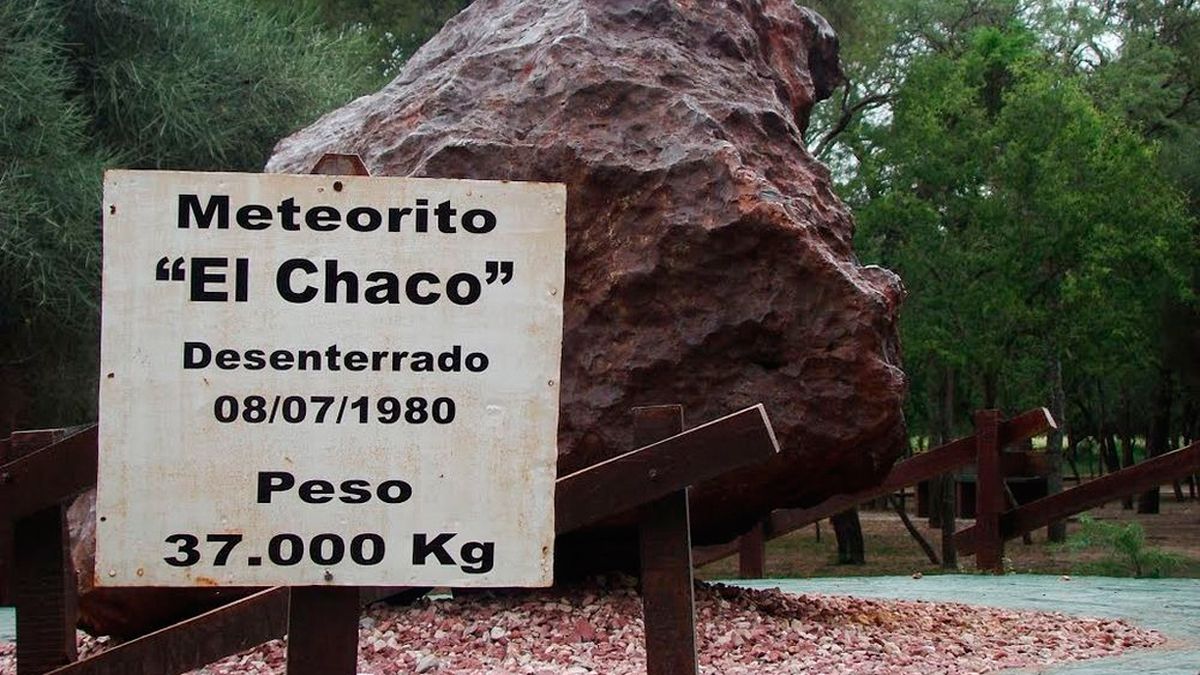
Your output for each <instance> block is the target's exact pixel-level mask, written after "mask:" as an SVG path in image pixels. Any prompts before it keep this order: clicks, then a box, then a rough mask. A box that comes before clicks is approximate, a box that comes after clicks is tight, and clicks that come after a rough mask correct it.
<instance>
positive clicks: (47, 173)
mask: <svg viewBox="0 0 1200 675" xmlns="http://www.w3.org/2000/svg"><path fill="white" fill-rule="evenodd" d="M56 19H57V16H56V14H54V13H53V12H52V11H51V10H50V9H48V8H47V7H46V6H45V5H44V4H37V3H19V2H6V3H2V4H0V97H3V100H4V104H3V105H2V106H0V365H8V366H17V365H19V366H25V367H26V369H34V370H49V369H55V370H69V371H72V372H78V373H80V374H79V375H77V376H68V377H65V378H58V379H55V380H54V381H53V383H52V384H49V385H48V386H46V387H45V391H54V390H55V389H56V388H57V389H58V391H60V392H61V391H63V390H67V391H70V390H72V389H74V388H76V387H78V386H79V385H80V384H82V383H87V382H89V381H90V380H91V378H92V377H93V375H92V374H91V372H90V371H91V370H93V369H94V368H93V366H92V364H91V361H90V359H89V355H93V354H94V351H95V350H94V347H92V348H89V345H91V344H94V341H95V337H96V308H97V302H98V299H99V298H98V295H99V287H100V279H99V277H100V271H99V257H100V245H99V236H98V233H99V227H98V223H99V210H98V205H99V202H100V182H99V176H100V167H101V165H102V154H101V152H100V151H97V150H96V149H95V148H94V147H92V146H91V144H90V143H89V140H88V136H87V122H88V118H87V115H86V112H85V111H84V110H83V109H82V108H81V106H79V105H77V104H76V103H75V102H74V100H73V98H72V95H71V88H72V85H73V82H72V78H71V77H70V74H69V72H68V71H67V70H66V69H65V64H66V58H65V54H64V51H63V46H62V45H63V42H64V37H63V32H62V30H61V25H60V24H59V23H58V22H57V21H56ZM10 372H12V371H10ZM57 374H58V375H62V374H63V373H61V372H60V373H57ZM65 400H68V401H69V400H71V399H70V397H68V398H67V399H65ZM63 412H64V415H65V416H66V417H68V418H70V419H79V418H80V415H81V414H82V411H81V410H80V409H79V406H75V407H74V409H72V408H71V407H70V406H69V405H68V406H67V409H66V410H64V411H63Z"/></svg>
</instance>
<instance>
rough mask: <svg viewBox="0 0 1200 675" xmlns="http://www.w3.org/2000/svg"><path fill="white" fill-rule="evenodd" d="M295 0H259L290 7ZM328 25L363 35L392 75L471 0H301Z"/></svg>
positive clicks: (376, 60)
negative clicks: (367, 0)
mask: <svg viewBox="0 0 1200 675" xmlns="http://www.w3.org/2000/svg"><path fill="white" fill-rule="evenodd" d="M295 1H296V0H258V2H260V3H262V4H264V5H266V6H269V7H289V6H292V5H293V4H294V3H295ZM303 2H304V4H305V5H306V6H308V7H309V8H311V10H312V11H314V12H316V13H317V14H318V15H319V16H320V17H321V19H322V20H323V21H324V22H325V23H326V24H327V25H329V26H332V27H335V28H337V29H339V30H347V31H350V32H353V33H355V34H357V35H360V36H362V37H363V38H365V39H366V41H367V42H368V43H369V44H370V45H371V54H372V63H373V65H374V66H375V67H376V68H377V69H378V70H379V72H380V73H381V74H383V75H384V76H387V77H392V76H394V75H396V73H398V72H399V71H400V68H401V67H402V66H403V65H404V63H405V62H406V61H408V59H409V57H411V56H412V55H413V53H414V52H416V51H417V49H418V48H420V47H421V45H423V44H425V42H426V41H427V40H428V39H429V38H430V37H432V36H433V35H434V34H435V33H437V32H438V31H439V30H441V28H442V25H443V24H445V23H446V21H447V20H448V19H449V18H450V17H452V16H454V15H455V14H457V13H458V12H460V11H462V10H463V9H464V8H465V7H466V6H467V5H469V4H471V0H371V2H364V1H363V0H303Z"/></svg>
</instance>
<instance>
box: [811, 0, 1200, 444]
mask: <svg viewBox="0 0 1200 675" xmlns="http://www.w3.org/2000/svg"><path fill="white" fill-rule="evenodd" d="M935 4H937V5H938V6H936V7H935V6H932V5H931V4H930V3H927V2H922V1H918V0H893V1H892V2H890V3H885V4H884V7H885V9H877V10H876V11H877V12H881V13H883V14H884V15H885V16H890V17H892V18H893V19H894V20H895V21H894V22H893V23H894V24H895V26H896V31H897V32H896V36H897V37H896V39H897V40H901V39H904V40H905V42H904V44H903V45H899V44H898V45H896V46H894V47H892V48H890V49H889V50H883V51H880V50H876V51H875V58H877V59H880V58H881V59H883V60H885V61H886V60H888V59H892V60H893V61H892V63H891V64H882V65H872V64H870V63H866V64H858V65H854V64H851V67H853V68H858V69H859V70H860V71H862V72H866V73H874V74H876V75H878V74H880V73H883V74H885V75H886V76H885V77H883V79H882V80H881V82H883V83H884V84H883V85H875V86H883V87H884V88H883V89H881V91H885V92H886V96H885V97H884V102H883V104H882V106H881V107H880V108H879V109H878V110H876V111H875V112H873V113H868V114H864V115H861V116H860V117H859V118H858V119H857V120H856V121H855V122H853V123H852V124H850V125H849V126H848V127H847V129H848V130H847V131H846V132H843V134H842V135H841V136H839V137H837V138H838V140H837V144H838V145H839V146H840V147H842V148H843V150H842V155H841V156H840V158H839V156H838V153H837V152H833V153H832V155H833V158H834V159H835V166H836V167H837V169H836V171H837V174H836V175H838V176H839V178H840V179H841V181H840V182H841V183H842V185H841V192H842V194H843V196H844V198H846V199H847V201H848V202H850V203H851V205H852V206H854V207H855V213H856V216H857V219H858V225H859V229H858V232H857V236H856V244H857V249H858V251H859V253H860V256H861V257H862V258H863V259H864V260H866V261H868V262H879V263H882V264H884V265H886V266H888V267H891V268H893V269H895V270H896V271H898V272H899V273H900V275H901V276H902V277H903V278H904V280H905V283H906V286H907V287H908V289H909V297H908V300H907V301H906V304H905V307H904V311H903V312H902V313H901V326H900V329H901V337H902V341H903V344H904V347H905V363H906V371H908V373H909V374H910V377H911V379H912V387H911V390H910V391H911V392H912V394H913V396H911V397H910V401H909V416H908V418H909V420H910V422H911V423H913V425H914V430H922V431H928V430H931V429H934V428H936V427H942V426H945V427H947V429H948V430H950V431H952V430H953V427H954V426H955V425H954V424H953V420H942V421H941V422H938V421H937V420H938V418H939V416H941V415H942V410H941V409H940V405H941V402H942V398H943V397H944V396H946V395H947V394H946V393H947V392H949V391H953V392H955V394H956V395H957V397H958V399H959V400H958V401H955V403H956V405H955V408H954V410H952V411H951V412H952V414H955V415H957V416H958V418H959V419H960V420H961V419H963V418H965V417H966V413H967V412H968V411H969V410H970V409H972V408H978V407H984V406H987V407H991V406H999V407H1004V408H1006V409H1009V410H1013V409H1021V408H1026V407H1031V406H1035V405H1045V404H1047V403H1048V400H1047V399H1048V394H1049V390H1050V386H1049V385H1050V380H1049V378H1048V372H1049V368H1048V364H1052V363H1062V364H1063V371H1064V379H1065V380H1066V383H1067V388H1068V390H1069V392H1068V393H1069V397H1070V398H1071V400H1072V401H1075V402H1077V403H1078V402H1081V401H1083V400H1085V398H1086V396H1087V392H1085V391H1081V388H1085V387H1086V388H1091V387H1092V386H1093V383H1094V382H1096V381H1097V380H1098V379H1101V380H1103V381H1106V382H1108V383H1110V386H1109V389H1110V390H1112V391H1118V390H1119V391H1123V392H1139V391H1145V392H1149V391H1150V390H1151V387H1150V386H1148V385H1147V384H1146V383H1147V381H1148V379H1149V376H1150V375H1152V374H1153V373H1154V372H1155V371H1156V366H1157V365H1158V364H1159V363H1161V359H1162V358H1163V357H1162V353H1161V350H1160V342H1161V339H1160V335H1161V326H1160V322H1159V320H1158V317H1159V316H1161V314H1162V312H1163V308H1164V306H1165V305H1166V304H1168V303H1174V304H1176V305H1177V306H1190V305H1191V304H1192V303H1193V302H1194V297H1193V296H1194V294H1193V292H1192V290H1191V288H1190V284H1189V280H1190V279H1189V277H1190V270H1191V269H1192V268H1193V267H1194V265H1195V262H1196V260H1197V256H1196V247H1195V243H1194V239H1193V237H1192V232H1191V227H1192V223H1193V222H1194V219H1193V218H1192V216H1191V215H1190V214H1189V212H1188V201H1187V199H1186V195H1185V193H1184V192H1182V191H1181V190H1180V189H1179V185H1178V183H1177V182H1176V181H1174V180H1173V178H1172V175H1171V174H1170V172H1168V171H1166V170H1164V165H1163V162H1162V161H1161V155H1160V150H1161V147H1162V146H1160V145H1159V144H1156V143H1154V142H1153V141H1151V140H1148V139H1147V138H1146V137H1145V136H1144V135H1142V134H1141V133H1140V130H1139V129H1138V127H1137V126H1135V125H1132V124H1130V123H1129V122H1128V121H1127V120H1126V119H1124V118H1123V117H1122V116H1121V115H1119V114H1116V113H1114V112H1113V111H1112V110H1111V109H1109V110H1106V109H1104V108H1103V107H1102V106H1101V101H1099V100H1098V99H1097V98H1096V96H1095V94H1094V92H1093V91H1092V89H1091V84H1092V82H1091V80H1090V79H1089V78H1090V73H1088V72H1085V71H1082V70H1079V69H1077V68H1076V67H1074V66H1069V65H1068V61H1069V59H1067V57H1066V56H1065V55H1078V54H1080V53H1082V51H1087V49H1082V48H1080V47H1078V46H1071V45H1072V44H1074V43H1072V42H1071V40H1078V39H1079V36H1078V35H1077V34H1076V33H1073V32H1071V31H1067V30H1065V28H1064V25H1063V24H1062V23H1061V22H1062V21H1064V20H1065V19H1064V18H1063V16H1061V15H1060V16H1057V18H1055V15H1054V12H1050V11H1048V10H1045V8H1042V9H1043V10H1045V11H1040V12H1035V11H1033V10H1032V9H1031V8H1029V7H1021V6H1019V5H1016V4H1014V3H1007V2H982V3H960V2H954V3H935ZM1078 14H1079V13H1078V12H1077V13H1076V16H1078ZM1088 16H1091V15H1088ZM913 17H915V18H913ZM1085 18H1086V17H1085ZM1093 19H1094V20H1093ZM1056 21H1058V23H1055V22H1056ZM1093 24H1095V25H1098V26H1102V27H1103V26H1107V25H1108V24H1106V23H1105V20H1104V19H1102V18H1094V17H1093V18H1092V19H1088V20H1087V21H1084V20H1082V19H1081V20H1079V25H1080V26H1083V25H1087V26H1089V28H1088V30H1089V31H1091V33H1089V34H1090V35H1093V36H1094V35H1095V34H1098V33H1100V32H1101V28H1096V27H1095V26H1093ZM1048 26H1053V28H1054V29H1056V30H1057V32H1056V30H1050V28H1048ZM855 30H860V28H859V27H858V26H855ZM1078 30H1079V31H1082V30H1083V29H1082V28H1079V29H1078ZM1088 49H1090V48H1088ZM1072 58H1075V56H1072ZM1076 61H1078V59H1076ZM1076 61H1072V63H1074V62H1076ZM850 100H853V96H851V97H850ZM827 105H831V104H827ZM843 107H844V106H843ZM827 147H828V146H827ZM839 162H840V163H839ZM1111 407H1115V406H1110V409H1111ZM1076 409H1077V408H1076ZM1072 412H1074V410H1072Z"/></svg>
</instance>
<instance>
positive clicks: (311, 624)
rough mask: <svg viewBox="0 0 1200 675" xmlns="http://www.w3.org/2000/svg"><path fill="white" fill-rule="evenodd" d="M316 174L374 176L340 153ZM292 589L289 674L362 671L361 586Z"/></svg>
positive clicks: (336, 674)
mask: <svg viewBox="0 0 1200 675" xmlns="http://www.w3.org/2000/svg"><path fill="white" fill-rule="evenodd" d="M311 173H314V174H323V175H340V176H369V175H371V172H370V171H368V170H367V167H366V165H365V164H363V162H362V160H361V159H359V157H358V156H357V155H337V154H326V155H325V156H323V157H321V159H319V160H317V163H316V165H314V166H313V169H312V172H311ZM288 590H289V601H288V642H287V672H288V675H354V673H356V672H357V671H358V617H359V606H358V605H359V603H358V599H359V590H358V587H356V586H293V587H292V588H290V589H288Z"/></svg>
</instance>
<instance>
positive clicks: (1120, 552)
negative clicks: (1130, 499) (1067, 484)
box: [1067, 516, 1183, 577]
mask: <svg viewBox="0 0 1200 675" xmlns="http://www.w3.org/2000/svg"><path fill="white" fill-rule="evenodd" d="M1079 524H1080V527H1079V531H1078V532H1076V533H1075V534H1074V535H1072V536H1071V538H1070V539H1069V541H1068V542H1067V543H1068V546H1070V547H1071V548H1072V549H1075V550H1081V549H1085V548H1093V547H1096V548H1101V549H1104V550H1106V551H1108V552H1109V554H1110V555H1111V557H1112V560H1111V561H1110V562H1111V563H1113V564H1115V565H1116V566H1117V569H1118V570H1123V571H1125V573H1127V574H1128V573H1132V574H1133V576H1135V577H1161V576H1163V575H1165V574H1167V573H1169V572H1170V571H1171V570H1173V569H1175V568H1176V567H1179V566H1180V565H1181V564H1182V562H1183V558H1182V557H1180V556H1177V555H1174V554H1172V553H1167V552H1166V551H1162V550H1159V549H1155V548H1149V547H1147V546H1146V531H1145V530H1144V529H1142V526H1141V524H1140V523H1136V522H1133V523H1124V524H1121V523H1112V522H1106V521H1103V520H1096V519H1094V518H1092V517H1091V516H1082V517H1081V518H1080V519H1079Z"/></svg>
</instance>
